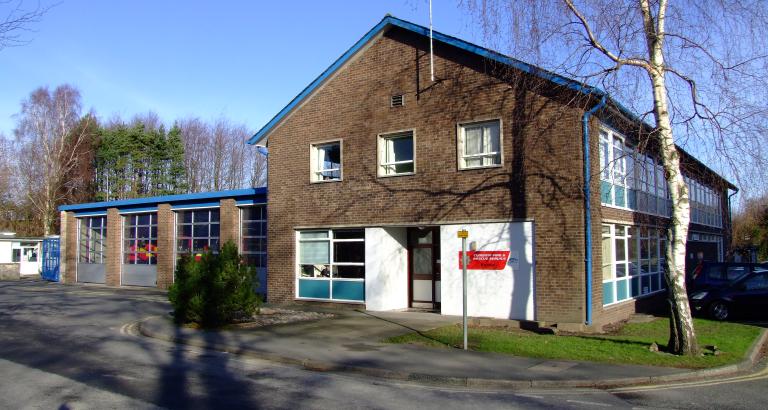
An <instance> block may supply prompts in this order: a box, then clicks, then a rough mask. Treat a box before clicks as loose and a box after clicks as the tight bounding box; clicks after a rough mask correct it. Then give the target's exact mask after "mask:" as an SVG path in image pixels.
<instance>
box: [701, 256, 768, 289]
mask: <svg viewBox="0 0 768 410" xmlns="http://www.w3.org/2000/svg"><path fill="white" fill-rule="evenodd" d="M758 267H762V268H763V269H768V264H756V263H737V262H701V263H699V265H698V266H696V268H695V269H694V270H693V272H692V273H691V275H690V276H689V277H688V280H687V281H686V287H687V288H688V294H689V295H691V294H693V292H695V291H699V290H706V289H709V288H719V287H724V286H727V285H728V284H730V283H731V282H733V281H735V280H737V279H739V278H742V277H744V276H746V275H748V274H750V273H751V272H753V271H754V270H755V269H756V268H758Z"/></svg>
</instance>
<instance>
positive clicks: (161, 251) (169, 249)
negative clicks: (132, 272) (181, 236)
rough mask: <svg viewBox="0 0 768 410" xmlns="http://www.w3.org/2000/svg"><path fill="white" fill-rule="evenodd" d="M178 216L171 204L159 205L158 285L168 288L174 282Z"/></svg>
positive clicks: (161, 287)
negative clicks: (172, 209) (174, 241)
mask: <svg viewBox="0 0 768 410" xmlns="http://www.w3.org/2000/svg"><path fill="white" fill-rule="evenodd" d="M175 222H176V218H175V215H174V213H173V211H171V206H170V205H169V204H159V205H158V206H157V287H158V288H160V289H168V287H169V286H171V284H172V283H173V263H174V260H173V250H174V246H175V244H174V243H173V238H174V229H175V226H176V225H175Z"/></svg>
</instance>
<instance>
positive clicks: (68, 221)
mask: <svg viewBox="0 0 768 410" xmlns="http://www.w3.org/2000/svg"><path fill="white" fill-rule="evenodd" d="M77 222H78V220H77V218H75V213H74V212H66V211H61V231H60V232H59V237H60V241H61V242H60V244H61V248H60V249H59V251H60V264H59V274H60V278H61V282H62V283H75V282H77V247H78V238H77Z"/></svg>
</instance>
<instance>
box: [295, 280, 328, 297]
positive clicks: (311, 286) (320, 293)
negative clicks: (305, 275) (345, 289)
mask: <svg viewBox="0 0 768 410" xmlns="http://www.w3.org/2000/svg"><path fill="white" fill-rule="evenodd" d="M299 297H300V298H312V299H330V298H331V282H330V281H327V280H308V279H299Z"/></svg>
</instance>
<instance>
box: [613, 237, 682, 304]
mask: <svg viewBox="0 0 768 410" xmlns="http://www.w3.org/2000/svg"><path fill="white" fill-rule="evenodd" d="M666 247H667V239H666V233H665V232H664V230H662V229H658V228H654V227H645V226H642V227H634V226H626V225H614V224H604V225H603V226H602V254H603V258H602V275H603V305H610V304H612V303H616V302H621V301H623V300H628V299H632V298H635V297H638V296H642V295H647V294H649V293H654V292H658V291H660V290H662V289H664V288H665V282H664V277H663V273H664V267H665V266H666V261H665V255H666Z"/></svg>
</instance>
